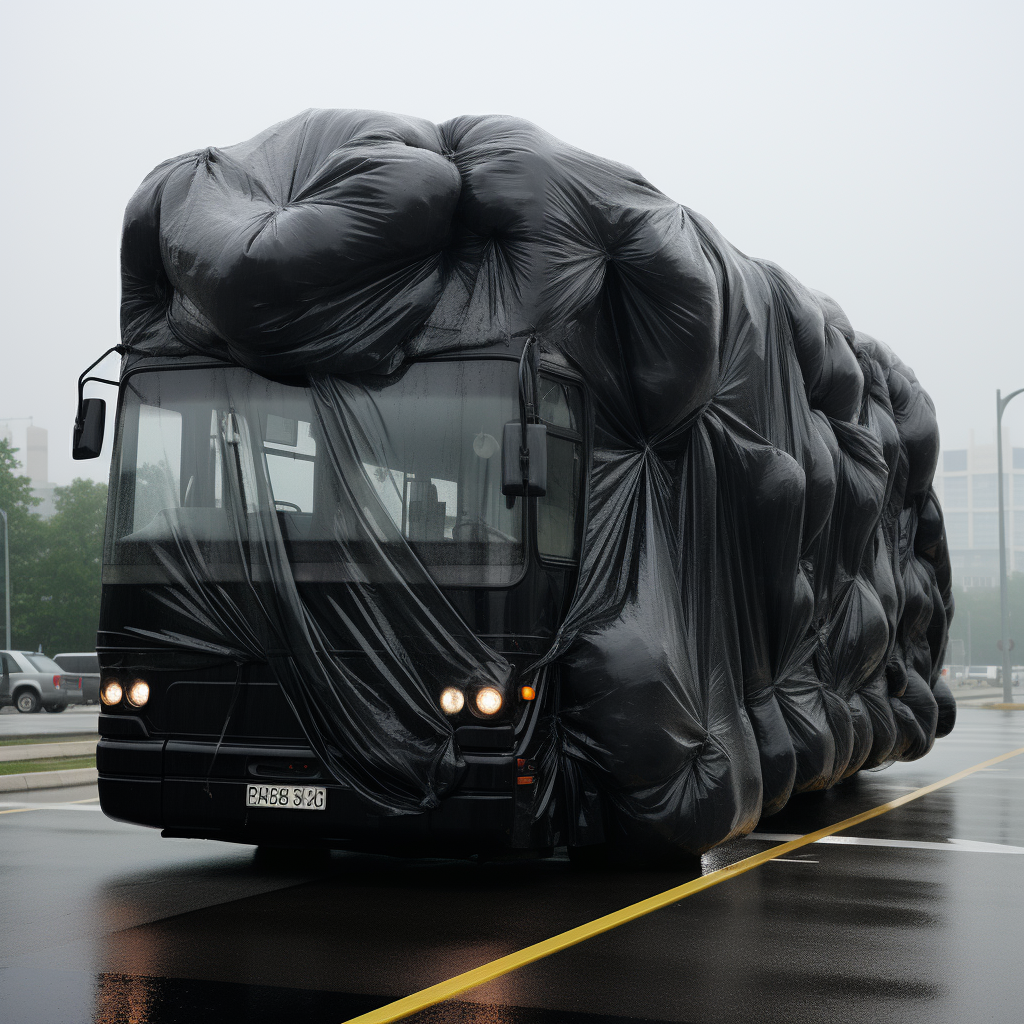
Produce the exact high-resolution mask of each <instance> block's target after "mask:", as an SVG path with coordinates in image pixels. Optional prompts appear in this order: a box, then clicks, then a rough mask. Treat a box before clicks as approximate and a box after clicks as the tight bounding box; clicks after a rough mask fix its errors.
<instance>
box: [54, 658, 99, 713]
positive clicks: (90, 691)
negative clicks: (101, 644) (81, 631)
mask: <svg viewBox="0 0 1024 1024" xmlns="http://www.w3.org/2000/svg"><path fill="white" fill-rule="evenodd" d="M53 660H54V661H55V662H57V664H58V665H60V667H61V669H62V670H63V671H64V672H67V673H68V675H72V676H79V677H80V678H81V680H82V700H81V703H83V704H99V702H100V659H99V656H98V655H97V654H96V652H95V651H78V652H73V653H70V654H55V655H54V656H53Z"/></svg>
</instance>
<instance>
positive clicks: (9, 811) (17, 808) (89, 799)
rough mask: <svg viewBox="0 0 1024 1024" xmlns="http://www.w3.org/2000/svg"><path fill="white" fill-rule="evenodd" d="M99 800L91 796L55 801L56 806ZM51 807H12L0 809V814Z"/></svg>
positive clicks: (42, 809)
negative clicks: (81, 798)
mask: <svg viewBox="0 0 1024 1024" xmlns="http://www.w3.org/2000/svg"><path fill="white" fill-rule="evenodd" d="M98 800H99V797H98V796H90V797H87V798H86V799H85V800H62V801H60V803H54V804H53V806H54V807H60V806H61V805H62V804H94V803H96V802H97V801H98ZM49 809H50V808H49V807H12V808H10V809H9V810H6V811H0V814H21V813H22V812H24V811H48V810H49Z"/></svg>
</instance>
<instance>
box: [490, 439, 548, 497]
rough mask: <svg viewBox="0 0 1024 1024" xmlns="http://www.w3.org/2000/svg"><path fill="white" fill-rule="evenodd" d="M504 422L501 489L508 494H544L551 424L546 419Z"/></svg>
mask: <svg viewBox="0 0 1024 1024" xmlns="http://www.w3.org/2000/svg"><path fill="white" fill-rule="evenodd" d="M522 441H523V427H522V425H521V424H519V423H517V422H515V421H513V422H511V423H506V424H505V430H504V432H503V433H502V435H501V493H502V494H504V495H505V497H507V498H516V497H519V496H520V495H525V496H526V497H529V498H542V497H543V496H544V495H545V494H547V490H548V428H547V427H546V426H545V425H544V424H543V423H527V424H526V445H525V447H524V446H523V443H522Z"/></svg>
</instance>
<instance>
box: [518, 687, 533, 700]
mask: <svg viewBox="0 0 1024 1024" xmlns="http://www.w3.org/2000/svg"><path fill="white" fill-rule="evenodd" d="M519 693H520V695H521V696H522V698H523V700H533V698H534V697H536V696H537V691H536V690H535V689H534V688H533V687H532V686H524V687H523V688H522V689H521V690H520V691H519Z"/></svg>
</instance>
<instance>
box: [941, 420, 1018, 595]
mask: <svg viewBox="0 0 1024 1024" xmlns="http://www.w3.org/2000/svg"><path fill="white" fill-rule="evenodd" d="M998 484H999V475H998V473H997V470H996V446H995V445H994V444H987V445H985V444H980V445H979V444H975V443H974V434H973V431H972V433H971V443H970V445H969V446H968V447H967V448H953V449H947V450H945V451H943V452H942V454H941V455H940V456H939V467H938V469H937V470H936V473H935V490H936V493H937V494H938V496H939V502H940V503H941V504H942V514H943V516H944V517H945V519H946V538H947V540H948V542H949V554H950V561H951V562H952V565H953V586H954V587H963V588H969V587H998V586H999V511H998V509H999V492H998ZM1003 508H1004V511H1005V523H1006V569H1007V572H1024V448H1014V447H1013V446H1012V445H1011V444H1010V443H1009V441H1008V440H1007V441H1004V447H1003Z"/></svg>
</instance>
